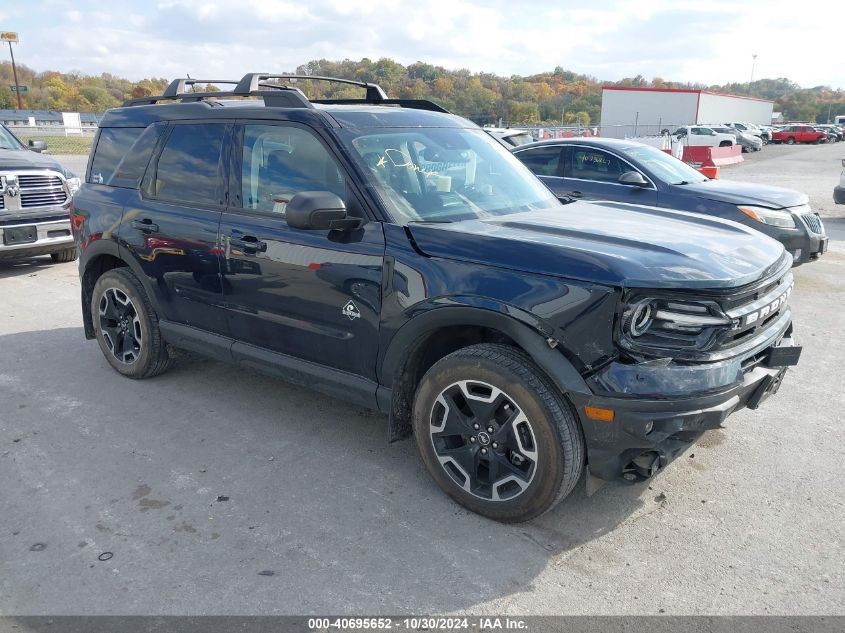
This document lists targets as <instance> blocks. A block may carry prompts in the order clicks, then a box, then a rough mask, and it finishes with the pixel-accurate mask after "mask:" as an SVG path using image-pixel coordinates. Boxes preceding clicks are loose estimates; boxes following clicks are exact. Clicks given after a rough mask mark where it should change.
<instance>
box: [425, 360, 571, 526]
mask: <svg viewBox="0 0 845 633" xmlns="http://www.w3.org/2000/svg"><path fill="white" fill-rule="evenodd" d="M475 424H478V428H476V427H475V426H474V425H475ZM413 425H414V435H415V437H416V442H417V447H418V448H419V451H420V455H421V456H422V460H423V463H424V464H425V467H426V469H427V470H428V472H429V473H430V474H431V476H432V478H433V479H434V481H435V482H436V483H437V485H438V486H440V488H441V489H442V490H443V491H444V492H445V493H446V494H448V495H449V496H450V497H452V499H454V500H455V501H457V502H458V503H459V504H461V505H462V506H464V507H466V508H468V509H469V510H472V511H473V512H477V513H478V514H481V515H483V516H486V517H489V518H491V519H495V520H497V521H503V522H508V523H511V522H519V521H527V520H529V519H532V518H534V517H537V516H539V515H541V514H543V513H544V512H547V511H548V510H550V509H551V508H553V507H554V506H555V505H556V504H557V503H558V502H559V501H560V500H561V499H563V498H564V497H566V496H567V495H568V494H569V493H570V492H571V491H572V489H573V488H574V487H575V484H576V483H577V482H578V480H579V479H580V477H581V474H582V472H583V469H584V452H585V451H584V439H583V435H582V433H581V428H580V426H579V424H578V421H577V419H576V417H575V414H574V413H573V411H572V409H571V407H570V406H569V404H568V403H567V401H566V400H565V399H564V397H563V396H562V395H561V394H560V392H559V391H558V390H557V389H556V388H555V387H554V385H553V384H552V383H551V382H550V381H549V380H548V379H547V378H546V377H545V376H544V375H543V374H542V372H541V371H540V370H539V369H538V368H537V367H536V366H535V365H534V363H533V362H532V361H531V359H530V358H529V357H528V356H527V355H526V354H525V353H524V352H522V351H521V350H518V349H515V348H513V347H510V346H507V345H494V344H481V345H472V346H470V347H466V348H463V349H460V350H458V351H456V352H453V353H452V354H449V355H448V356H446V357H445V358H442V359H441V360H439V361H438V362H437V363H435V364H434V365H433V366H432V367H431V369H429V370H428V371H427V372H426V374H425V376H423V379H422V381H421V382H420V387H419V389H418V390H417V394H416V397H415V400H414V415H413Z"/></svg>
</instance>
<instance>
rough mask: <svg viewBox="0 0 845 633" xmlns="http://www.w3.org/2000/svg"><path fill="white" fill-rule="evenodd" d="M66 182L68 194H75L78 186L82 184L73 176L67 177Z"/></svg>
mask: <svg viewBox="0 0 845 633" xmlns="http://www.w3.org/2000/svg"><path fill="white" fill-rule="evenodd" d="M66 182H67V188H68V190H69V191H70V195H71V196H75V195H76V192H77V191H79V188H80V187H81V186H82V180H80V179H79V178H77V177H76V176H74V177H73V178H68V179H67V181H66Z"/></svg>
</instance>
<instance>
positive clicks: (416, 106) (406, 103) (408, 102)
mask: <svg viewBox="0 0 845 633" xmlns="http://www.w3.org/2000/svg"><path fill="white" fill-rule="evenodd" d="M311 103H320V104H322V105H366V104H368V103H369V104H372V103H373V102H372V101H368V100H367V99H311ZM376 103H378V105H395V106H401V107H403V108H411V109H413V110H428V111H430V112H445V113H446V114H451V112H449V111H448V110H447V109H446V108H444V107H443V106H440V105H437V104H436V103H434V102H433V101H428V100H427V99H384V100H382V101H378V102H376Z"/></svg>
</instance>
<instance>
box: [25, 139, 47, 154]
mask: <svg viewBox="0 0 845 633" xmlns="http://www.w3.org/2000/svg"><path fill="white" fill-rule="evenodd" d="M29 149H30V150H32V151H33V152H38V153H39V154H40V153H41V152H43V151H44V150H45V149H47V141H33V140H32V139H29Z"/></svg>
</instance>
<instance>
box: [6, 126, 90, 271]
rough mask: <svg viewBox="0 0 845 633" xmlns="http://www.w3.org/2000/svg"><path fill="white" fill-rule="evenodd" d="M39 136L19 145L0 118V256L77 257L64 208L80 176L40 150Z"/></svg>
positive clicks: (42, 146) (57, 259)
mask: <svg viewBox="0 0 845 633" xmlns="http://www.w3.org/2000/svg"><path fill="white" fill-rule="evenodd" d="M46 147H47V144H46V143H45V142H44V141H31V142H30V145H29V146H26V145H24V144H23V143H22V142H21V141H20V140H19V139H18V138H17V137H16V136H15V135H14V134H12V133H11V132H10V131H9V129H8V128H7V127H6V126H4V125H2V124H0V258H2V259H8V258H17V257H33V256H35V255H50V256H51V257H52V258H53V261H54V262H70V261H73V260H74V259H76V247H75V246H74V243H73V236H72V235H71V232H70V221H69V219H68V211H69V209H70V204H71V198H72V196H73V194H74V193H75V192H76V190H77V189H79V185H80V180H79V178H77V177H76V176H74V175H73V174H72V173H71V172H69V171H67V170H66V169H65V168H64V167H62V166H61V165H59V163H57V162H56V161H55V160H53V159H52V158H50V157H48V156H41V155H39V152H41V151H43V150H44V149H46Z"/></svg>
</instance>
